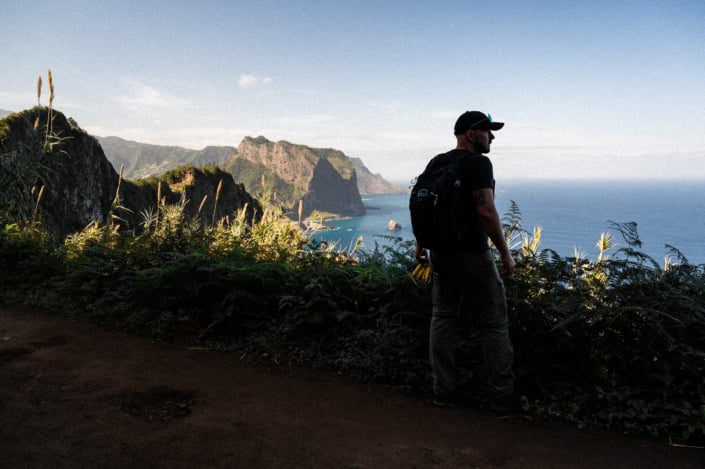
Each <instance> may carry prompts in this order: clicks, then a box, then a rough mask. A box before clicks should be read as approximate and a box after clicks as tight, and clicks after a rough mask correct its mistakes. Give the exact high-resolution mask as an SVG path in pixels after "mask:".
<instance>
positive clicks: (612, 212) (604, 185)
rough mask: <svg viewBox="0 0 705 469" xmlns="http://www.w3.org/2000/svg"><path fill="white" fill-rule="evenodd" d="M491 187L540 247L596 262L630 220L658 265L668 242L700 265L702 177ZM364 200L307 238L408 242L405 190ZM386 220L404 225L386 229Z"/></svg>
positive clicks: (342, 243)
mask: <svg viewBox="0 0 705 469" xmlns="http://www.w3.org/2000/svg"><path fill="white" fill-rule="evenodd" d="M405 185H410V183H409V182H407V183H406V184H405ZM496 191H497V192H496V197H495V203H496V205H497V210H498V212H499V214H500V217H501V216H504V215H505V214H506V213H507V212H508V211H509V210H510V208H511V206H512V201H513V202H514V203H516V205H517V207H518V208H519V211H520V214H521V219H522V228H523V229H524V230H526V231H528V232H529V233H531V232H533V230H534V228H535V227H541V229H542V236H541V244H540V247H539V248H540V249H541V250H543V249H552V250H554V251H556V252H557V253H558V254H559V255H561V256H564V257H572V256H573V255H574V252H575V250H578V251H580V252H582V253H583V255H585V256H586V257H587V258H588V259H591V260H595V259H596V257H597V254H598V253H599V250H598V248H597V246H596V244H597V242H598V240H599V239H600V236H601V234H602V233H604V232H609V233H611V234H612V236H613V238H614V241H615V248H614V249H612V250H611V251H610V252H608V255H615V253H616V251H617V250H618V249H619V248H623V247H627V243H626V242H625V241H624V239H623V238H622V236H621V234H620V233H619V231H618V230H616V229H615V228H614V227H613V226H612V225H613V223H628V222H635V223H636V224H637V232H638V234H639V238H640V239H641V241H642V243H643V244H642V247H641V248H640V249H637V250H639V251H641V252H643V253H644V254H646V255H648V256H650V257H652V258H653V259H654V260H655V261H656V262H657V263H659V264H660V265H663V264H664V260H665V257H666V256H668V255H671V254H672V253H671V252H670V250H669V248H668V247H667V246H666V245H669V246H673V247H674V248H676V249H678V250H679V251H680V252H681V253H682V254H683V255H684V256H685V257H686V259H687V260H688V261H689V262H690V263H691V264H694V265H701V264H705V246H704V244H705V243H703V241H702V239H703V235H704V234H705V181H698V180H692V181H654V180H560V181H558V180H523V181H518V180H508V181H505V182H503V181H498V182H497V188H496ZM362 199H363V202H364V203H365V206H366V207H368V210H367V213H366V214H365V215H363V216H360V217H352V218H346V219H340V220H331V221H328V222H326V225H328V226H330V227H332V228H333V229H332V230H329V231H320V232H317V233H313V234H312V235H311V237H312V238H313V239H316V240H325V241H327V242H329V243H337V246H338V248H340V249H350V248H351V247H352V246H353V245H354V244H355V241H356V240H357V239H358V238H359V237H360V236H362V238H363V243H362V247H361V248H362V249H363V250H365V251H368V252H371V251H372V250H373V249H374V247H375V243H376V244H378V245H379V246H386V245H390V244H392V242H391V241H390V240H389V239H387V238H388V237H390V236H391V237H400V238H402V239H408V240H413V233H412V231H411V221H410V217H409V211H408V201H409V196H408V194H384V195H379V194H375V195H363V196H362ZM390 220H394V221H396V222H398V223H399V224H400V225H401V227H402V228H401V229H400V230H397V231H389V230H388V229H387V225H388V223H389V221H390ZM673 260H674V261H675V260H676V259H675V257H673Z"/></svg>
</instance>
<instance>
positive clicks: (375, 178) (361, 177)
mask: <svg viewBox="0 0 705 469" xmlns="http://www.w3.org/2000/svg"><path fill="white" fill-rule="evenodd" d="M350 159H351V160H352V162H353V164H354V165H355V170H356V171H357V187H358V188H359V189H360V194H403V193H404V192H407V190H406V188H405V187H404V186H400V185H399V184H394V183H391V182H389V181H387V180H386V179H384V178H383V177H382V175H380V174H376V173H375V174H372V173H371V172H370V170H369V169H367V167H366V166H365V164H364V163H363V162H362V160H361V159H360V158H350Z"/></svg>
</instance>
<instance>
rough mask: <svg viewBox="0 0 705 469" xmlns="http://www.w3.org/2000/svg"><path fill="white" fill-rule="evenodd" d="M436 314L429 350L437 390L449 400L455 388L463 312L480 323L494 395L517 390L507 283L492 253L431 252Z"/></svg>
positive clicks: (434, 388) (436, 394) (443, 397)
mask: <svg viewBox="0 0 705 469" xmlns="http://www.w3.org/2000/svg"><path fill="white" fill-rule="evenodd" d="M431 265H432V266H433V290H432V297H433V313H432V317H431V326H430V346H429V355H430V361H431V369H432V372H433V392H434V396H435V397H436V398H438V399H450V398H451V397H452V395H453V393H454V392H455V388H456V367H455V349H456V334H458V333H460V332H461V331H458V326H459V319H460V315H461V314H467V315H469V319H470V320H471V321H470V322H471V324H472V325H473V326H474V327H478V328H479V333H480V337H481V341H482V352H483V358H484V361H485V365H486V367H487V373H488V387H489V392H490V394H491V395H492V396H493V397H504V396H509V395H511V394H512V393H513V392H514V375H513V373H512V364H513V360H514V350H513V348H512V343H511V341H510V338H509V327H508V319H507V300H506V294H505V289H504V283H503V282H502V278H501V277H500V275H499V272H498V270H497V266H496V264H495V261H494V258H493V256H492V253H491V252H490V251H489V250H488V251H485V252H483V253H475V252H462V251H453V252H439V251H432V252H431Z"/></svg>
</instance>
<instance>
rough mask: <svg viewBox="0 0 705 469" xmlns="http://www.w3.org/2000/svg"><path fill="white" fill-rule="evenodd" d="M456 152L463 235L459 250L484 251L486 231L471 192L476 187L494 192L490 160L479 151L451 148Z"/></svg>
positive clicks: (486, 248)
mask: <svg viewBox="0 0 705 469" xmlns="http://www.w3.org/2000/svg"><path fill="white" fill-rule="evenodd" d="M452 151H453V152H457V157H458V158H463V160H462V162H461V171H462V178H461V179H462V182H461V186H460V187H461V194H462V199H463V213H464V214H463V224H464V226H463V230H462V232H463V236H462V244H461V246H459V249H460V250H463V251H473V252H485V251H487V250H488V249H489V244H488V242H487V238H488V237H487V233H486V232H485V229H484V228H483V227H482V224H481V223H480V220H479V219H478V217H477V211H476V210H475V200H474V197H473V192H474V191H476V190H478V189H492V192H494V188H495V180H494V172H493V170H492V162H491V161H490V159H489V158H488V157H486V156H485V155H482V154H480V153H472V152H469V151H467V150H452Z"/></svg>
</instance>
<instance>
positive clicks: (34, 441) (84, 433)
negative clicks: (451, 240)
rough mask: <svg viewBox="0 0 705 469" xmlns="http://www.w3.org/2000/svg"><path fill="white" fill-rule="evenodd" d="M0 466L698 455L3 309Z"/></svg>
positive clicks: (651, 462)
mask: <svg viewBox="0 0 705 469" xmlns="http://www.w3.org/2000/svg"><path fill="white" fill-rule="evenodd" d="M0 467H5V468H19V467H22V468H25V467H51V468H58V467H71V468H78V467H91V468H97V467H116V468H118V467H130V468H139V467H189V468H193V467H228V468H236V467H243V468H245V467H246V468H287V467H291V468H499V467H501V468H528V469H530V468H613V467H616V468H639V469H646V468H659V469H660V468H696V467H697V468H702V467H705V451H703V450H702V449H693V448H679V447H672V446H668V445H667V444H666V443H665V442H662V441H652V440H647V439H635V438H629V437H625V436H622V435H619V434H614V433H610V432H604V431H588V430H579V429H577V428H574V427H571V426H568V425H547V424H535V423H531V422H528V421H526V420H525V419H523V418H521V417H519V416H513V417H506V416H504V417H500V416H498V415H496V414H492V413H490V412H485V411H481V410H478V409H472V408H455V409H438V408H435V407H433V406H430V405H428V404H426V403H425V402H423V400H421V399H418V398H413V397H409V396H405V395H403V394H400V393H398V392H396V391H394V390H391V389H387V388H384V387H378V386H360V385H354V384H350V383H348V382H346V381H345V380H343V379H341V378H340V377H339V376H335V375H329V374H325V373H319V372H312V371H310V370H305V369H301V368H291V367H289V366H288V365H286V364H279V365H278V366H274V365H273V366H271V367H265V366H261V365H260V366H253V365H250V364H247V363H245V362H244V361H242V360H240V357H239V356H237V355H234V354H226V353H219V352H213V351H207V350H203V349H198V348H196V347H187V346H177V345H173V344H164V343H159V342H155V341H152V340H149V339H145V338H140V337H135V336H132V335H129V334H125V333H121V332H115V331H109V330H104V329H101V328H100V327H97V326H95V325H92V324H89V323H87V322H85V321H82V320H78V319H74V318H70V317H66V316H63V315H61V314H58V313H51V312H44V311H39V310H35V309H29V308H26V307H19V306H15V307H8V306H0Z"/></svg>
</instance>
